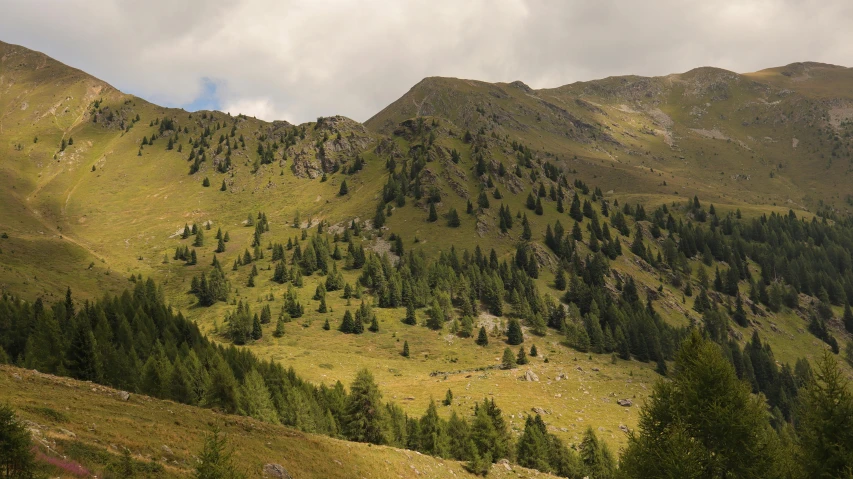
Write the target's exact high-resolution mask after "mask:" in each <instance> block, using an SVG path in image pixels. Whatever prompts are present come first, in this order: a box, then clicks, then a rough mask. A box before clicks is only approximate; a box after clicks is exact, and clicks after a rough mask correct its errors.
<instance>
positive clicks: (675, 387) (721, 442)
mask: <svg viewBox="0 0 853 479" xmlns="http://www.w3.org/2000/svg"><path fill="white" fill-rule="evenodd" d="M777 452H778V439H777V437H776V434H775V432H774V431H773V430H772V429H771V428H770V425H769V423H768V421H767V419H766V412H765V405H764V400H763V399H762V398H759V397H757V396H753V395H752V391H751V388H750V386H749V385H748V384H747V383H745V382H743V381H741V380H740V379H738V377H737V374H736V373H735V370H734V367H733V366H732V365H731V364H730V362H729V360H728V359H726V357H725V356H724V354H723V352H722V351H721V349H720V347H719V346H718V345H717V344H715V343H713V342H711V341H710V340H706V339H703V338H702V337H701V336H700V335H699V333H698V332H695V331H694V332H693V333H692V334H691V335H690V336H689V337H688V338H687V340H685V342H684V344H683V345H682V346H681V349H680V350H679V352H678V354H677V356H676V360H675V368H674V371H673V373H672V374H671V380H666V381H665V380H659V381H658V382H657V383H656V384H655V386H654V389H653V392H652V395H651V396H650V398H649V400H648V402H647V405H646V406H645V407H644V408H643V409H642V410H641V413H640V422H639V426H638V432H637V433H634V434H632V435H630V436H629V438H628V447H627V449H626V450H625V453H624V454H623V455H622V460H621V466H620V469H621V470H622V471H623V472H624V473H625V475H626V477H629V478H646V477H777V476H776V474H777V473H778V472H779V471H778V470H777V469H776V468H777V465H776V463H777V461H778V457H777ZM596 477H597V476H596Z"/></svg>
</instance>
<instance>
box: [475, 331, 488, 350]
mask: <svg viewBox="0 0 853 479" xmlns="http://www.w3.org/2000/svg"><path fill="white" fill-rule="evenodd" d="M476 343H477V345H479V346H488V345H489V336H488V335H487V334H486V327H485V326H480V332H479V333H477V341H476Z"/></svg>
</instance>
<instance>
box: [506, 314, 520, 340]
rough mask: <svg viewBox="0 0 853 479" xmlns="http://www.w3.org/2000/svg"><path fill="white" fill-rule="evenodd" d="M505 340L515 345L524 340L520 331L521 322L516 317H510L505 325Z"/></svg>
mask: <svg viewBox="0 0 853 479" xmlns="http://www.w3.org/2000/svg"><path fill="white" fill-rule="evenodd" d="M506 342H507V344H509V345H511V346H517V345H519V344H521V343H523V342H524V333H522V331H521V324H520V323H519V322H518V320H517V319H515V318H511V319H510V320H509V325H508V326H507V332H506Z"/></svg>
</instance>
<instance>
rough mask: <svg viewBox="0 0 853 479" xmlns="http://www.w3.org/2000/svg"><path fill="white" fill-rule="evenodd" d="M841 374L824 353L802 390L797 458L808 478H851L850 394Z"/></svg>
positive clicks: (852, 404)
mask: <svg viewBox="0 0 853 479" xmlns="http://www.w3.org/2000/svg"><path fill="white" fill-rule="evenodd" d="M844 376H845V375H844V373H843V372H842V370H841V369H840V368H839V367H838V364H837V363H836V361H835V359H834V358H833V357H832V355H831V354H829V353H828V352H825V353H824V355H823V357H822V358H821V359H819V360H818V363H817V370H816V371H815V374H814V377H813V378H812V379H811V380H810V381H809V382H808V383H807V384H806V386H805V388H803V389H801V391H802V392H801V396H800V397H801V407H800V409H799V415H798V419H799V427H798V430H797V433H798V435H799V439H800V451H799V454H798V457H797V460H798V462H799V463H800V464H801V465H802V466H801V467H802V469H803V470H804V471H808V476H807V477H850V475H851V472H853V471H852V470H851V467H853V466H851V465H853V393H851V390H850V383H849V381H848V380H847V379H846V378H845V377H844Z"/></svg>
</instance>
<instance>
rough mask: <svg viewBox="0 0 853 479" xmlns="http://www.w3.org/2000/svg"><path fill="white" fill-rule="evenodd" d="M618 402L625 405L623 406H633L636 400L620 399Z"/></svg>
mask: <svg viewBox="0 0 853 479" xmlns="http://www.w3.org/2000/svg"><path fill="white" fill-rule="evenodd" d="M616 404H618V405H620V406H623V407H631V406H633V405H634V402H633V401H631V400H630V399H619V400H617V401H616Z"/></svg>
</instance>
